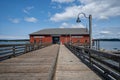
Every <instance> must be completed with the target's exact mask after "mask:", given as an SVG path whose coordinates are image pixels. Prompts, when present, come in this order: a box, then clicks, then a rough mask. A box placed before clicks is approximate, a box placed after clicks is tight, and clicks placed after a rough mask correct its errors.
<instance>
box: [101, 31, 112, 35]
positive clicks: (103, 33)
mask: <svg viewBox="0 0 120 80" xmlns="http://www.w3.org/2000/svg"><path fill="white" fill-rule="evenodd" d="M99 34H101V35H108V34H111V32H110V31H101V32H100V33H99Z"/></svg>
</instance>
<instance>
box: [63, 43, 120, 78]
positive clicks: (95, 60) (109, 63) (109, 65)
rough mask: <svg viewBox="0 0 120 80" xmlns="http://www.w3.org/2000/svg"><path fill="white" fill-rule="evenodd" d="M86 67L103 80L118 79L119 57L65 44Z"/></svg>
mask: <svg viewBox="0 0 120 80" xmlns="http://www.w3.org/2000/svg"><path fill="white" fill-rule="evenodd" d="M65 46H66V47H67V48H68V49H70V50H71V51H72V52H73V53H74V54H75V55H76V56H77V57H78V58H79V59H81V60H82V61H83V62H84V63H85V64H86V65H87V66H88V67H90V68H91V69H92V70H93V71H95V72H96V73H97V74H99V75H100V76H101V77H102V78H104V79H105V80H119V79H120V55H119V54H110V53H107V52H100V51H96V50H93V49H89V48H83V47H79V46H75V45H72V44H65Z"/></svg>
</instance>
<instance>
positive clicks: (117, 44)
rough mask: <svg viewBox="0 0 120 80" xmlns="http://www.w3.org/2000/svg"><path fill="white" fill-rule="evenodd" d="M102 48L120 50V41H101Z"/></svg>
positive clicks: (24, 42)
mask: <svg viewBox="0 0 120 80" xmlns="http://www.w3.org/2000/svg"><path fill="white" fill-rule="evenodd" d="M26 43H29V41H18V42H13V41H12V42H4V41H0V44H26ZM100 48H101V49H106V50H115V48H116V49H117V50H120V41H100Z"/></svg>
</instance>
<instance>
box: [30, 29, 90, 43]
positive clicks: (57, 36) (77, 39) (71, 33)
mask: <svg viewBox="0 0 120 80" xmlns="http://www.w3.org/2000/svg"><path fill="white" fill-rule="evenodd" d="M30 42H31V43H46V42H47V43H62V44H64V43H67V42H71V43H80V44H84V43H88V44H89V32H88V30H87V29H86V28H53V29H43V30H40V31H37V32H34V33H31V34H30Z"/></svg>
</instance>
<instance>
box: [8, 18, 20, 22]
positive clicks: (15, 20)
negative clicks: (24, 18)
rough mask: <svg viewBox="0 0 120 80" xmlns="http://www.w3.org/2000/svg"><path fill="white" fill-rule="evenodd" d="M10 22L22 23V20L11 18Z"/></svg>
mask: <svg viewBox="0 0 120 80" xmlns="http://www.w3.org/2000/svg"><path fill="white" fill-rule="evenodd" d="M9 20H10V21H11V22H12V23H19V22H20V19H18V18H9Z"/></svg>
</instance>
